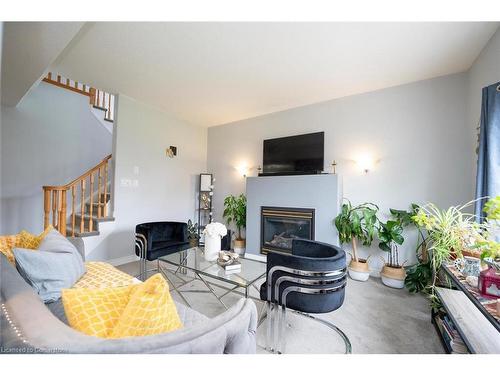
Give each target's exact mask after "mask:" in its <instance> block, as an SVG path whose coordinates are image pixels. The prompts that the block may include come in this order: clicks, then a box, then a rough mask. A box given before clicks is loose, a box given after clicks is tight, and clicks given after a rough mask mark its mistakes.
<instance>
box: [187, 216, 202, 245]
mask: <svg viewBox="0 0 500 375" xmlns="http://www.w3.org/2000/svg"><path fill="white" fill-rule="evenodd" d="M187 232H188V240H189V244H190V246H191V247H196V246H198V241H199V239H200V236H199V235H198V223H194V224H193V222H192V221H191V220H188V222H187Z"/></svg>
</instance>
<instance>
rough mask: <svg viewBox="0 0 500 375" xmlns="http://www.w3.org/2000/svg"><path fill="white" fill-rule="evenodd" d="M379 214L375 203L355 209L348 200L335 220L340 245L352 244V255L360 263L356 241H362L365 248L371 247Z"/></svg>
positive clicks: (364, 204) (361, 205) (365, 204)
mask: <svg viewBox="0 0 500 375" xmlns="http://www.w3.org/2000/svg"><path fill="white" fill-rule="evenodd" d="M377 212H378V206H377V205H375V204H373V203H363V204H360V205H358V206H355V207H353V206H352V204H351V202H350V201H349V200H348V199H346V203H344V204H342V210H341V212H340V214H339V215H338V216H337V217H336V218H335V220H334V224H335V227H336V228H337V231H338V232H339V239H340V243H348V242H351V243H352V252H353V254H352V255H353V258H354V260H355V261H356V262H358V261H359V260H358V259H359V258H358V253H357V243H356V241H357V240H359V241H361V243H362V244H363V245H364V246H370V245H371V243H372V241H373V237H374V235H375V233H376V231H377V222H378V219H377Z"/></svg>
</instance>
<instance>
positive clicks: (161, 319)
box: [109, 274, 182, 338]
mask: <svg viewBox="0 0 500 375" xmlns="http://www.w3.org/2000/svg"><path fill="white" fill-rule="evenodd" d="M133 288H134V290H133V292H132V293H131V295H130V300H129V303H128V304H127V307H126V308H125V310H124V311H123V314H122V316H121V317H120V319H119V320H118V323H117V324H116V326H115V328H114V329H113V332H112V333H111V335H110V336H109V338H123V337H130V336H147V335H157V334H160V333H166V332H170V331H174V330H176V329H179V328H182V322H181V319H180V318H179V315H178V314H177V309H176V307H175V304H174V300H173V299H172V296H171V295H170V292H169V290H168V284H167V282H166V281H165V279H164V278H163V277H162V276H161V275H160V274H156V275H154V276H151V277H150V278H149V279H148V280H146V281H145V282H144V283H142V284H139V285H135V286H133Z"/></svg>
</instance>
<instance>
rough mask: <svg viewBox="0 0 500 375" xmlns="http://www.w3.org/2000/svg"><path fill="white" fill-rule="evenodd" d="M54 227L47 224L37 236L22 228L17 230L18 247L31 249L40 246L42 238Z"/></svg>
mask: <svg viewBox="0 0 500 375" xmlns="http://www.w3.org/2000/svg"><path fill="white" fill-rule="evenodd" d="M52 229H54V227H53V226H52V225H49V226H48V227H47V228H46V229H45V230H44V231H43V232H42V233H40V234H39V235H38V236H37V235H35V234H32V233H30V232H28V231H25V230H22V231H21V232H19V234H18V236H19V243H18V245H17V246H18V247H22V248H23V249H32V250H35V249H37V248H38V246H40V243H41V242H42V240H43V239H44V238H45V236H46V235H47V233H49V232H50V231H51V230H52Z"/></svg>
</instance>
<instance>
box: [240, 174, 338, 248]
mask: <svg viewBox="0 0 500 375" xmlns="http://www.w3.org/2000/svg"><path fill="white" fill-rule="evenodd" d="M341 186H342V185H341V182H340V177H339V176H338V175H336V174H320V175H301V176H266V177H248V178H247V181H246V195H247V228H246V239H247V244H246V246H247V250H246V251H247V253H250V254H255V255H260V254H261V209H262V207H296V208H309V209H314V212H315V220H314V223H315V227H314V233H315V239H316V240H317V241H321V242H327V243H330V244H334V245H338V233H337V230H336V229H335V226H334V225H333V224H332V221H333V219H334V218H335V217H336V216H337V215H338V213H339V210H340V206H341V200H342V189H341Z"/></svg>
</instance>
